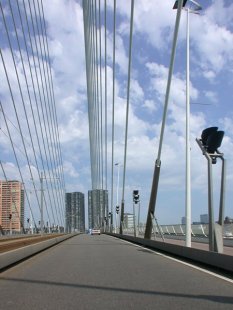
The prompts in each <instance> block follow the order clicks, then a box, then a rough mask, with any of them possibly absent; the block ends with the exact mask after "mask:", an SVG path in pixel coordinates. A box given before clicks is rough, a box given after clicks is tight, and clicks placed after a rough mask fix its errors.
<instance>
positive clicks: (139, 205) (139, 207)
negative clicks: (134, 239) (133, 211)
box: [138, 200, 141, 235]
mask: <svg viewBox="0 0 233 310" xmlns="http://www.w3.org/2000/svg"><path fill="white" fill-rule="evenodd" d="M140 209H141V204H140V200H139V202H138V235H139V227H140V211H141V210H140Z"/></svg>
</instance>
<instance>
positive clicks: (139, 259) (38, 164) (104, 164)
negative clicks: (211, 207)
mask: <svg viewBox="0 0 233 310" xmlns="http://www.w3.org/2000/svg"><path fill="white" fill-rule="evenodd" d="M107 2H108V1H96V0H95V1H94V0H92V1H85V0H84V1H83V2H82V7H83V24H84V42H85V54H86V55H85V57H86V81H87V102H88V104H87V106H88V108H87V109H88V120H89V142H90V163H91V183H92V189H94V190H95V189H100V190H103V189H104V190H108V192H109V210H108V211H109V212H110V213H111V215H112V216H110V222H109V223H107V225H106V226H105V232H107V233H109V235H107V234H101V236H91V235H87V234H81V235H75V236H73V235H67V234H63V233H64V227H65V187H66V186H65V174H64V162H63V156H62V148H61V141H60V134H59V122H58V115H57V107H56V95H55V94H56V89H55V87H54V79H56V78H57V79H59V76H58V77H56V76H54V72H53V66H52V57H53V55H52V57H51V55H50V49H49V40H48V33H47V25H46V19H45V14H46V12H45V6H44V1H42V0H37V1H36V0H33V1H30V0H28V1H27V0H22V1H12V0H9V1H5V0H1V2H0V9H1V15H0V18H1V21H0V26H1V28H0V29H1V49H0V56H1V62H0V74H1V85H0V101H1V111H0V112H1V126H0V134H1V135H0V137H1V149H2V154H1V180H2V181H3V182H4V186H5V191H6V193H7V195H8V197H10V198H9V199H11V201H12V205H11V212H10V213H9V214H10V215H11V218H9V214H5V218H7V219H8V220H10V221H11V219H12V216H14V218H18V220H19V221H20V222H21V226H22V228H23V231H24V232H25V231H26V230H27V231H28V229H26V228H28V227H27V226H29V225H28V224H29V223H30V224H31V223H32V225H33V226H34V227H35V228H36V230H38V231H39V232H40V233H41V235H42V236H41V237H39V239H38V240H36V238H37V237H38V236H36V235H35V236H30V237H31V239H34V240H30V241H29V240H28V241H26V239H28V238H26V237H25V239H24V241H22V240H21V239H20V238H21V237H20V238H19V239H18V240H13V239H11V238H9V239H3V238H2V240H1V245H2V249H4V246H6V244H7V246H6V247H5V250H2V254H0V259H1V262H0V263H1V264H2V265H0V266H1V268H3V272H2V274H1V284H0V285H1V306H0V308H1V307H2V308H3V309H8V308H13V307H14V308H15V309H22V308H26V309H27V308H32V307H34V308H36V309H55V308H58V309H60V308H61V309H62V308H65V309H76V308H78V309H93V308H95V309H106V308H107V307H110V308H111V309H116V308H119V307H122V306H123V307H125V308H126V309H142V308H143V309H154V308H156V307H160V308H162V309H168V308H169V309H170V307H173V308H177V309H183V308H187V307H191V308H195V309H196V308H197V307H199V308H200V309H209V308H211V309H221V308H224V309H228V308H229V309H230V307H232V304H233V299H232V280H231V273H232V269H233V268H232V261H231V258H232V256H231V255H232V254H231V252H232V251H231V248H230V247H227V250H226V248H225V247H224V249H223V254H220V253H216V252H218V251H216V247H215V245H214V246H213V247H212V248H211V246H212V243H214V242H218V241H219V240H218V238H216V233H215V231H214V229H215V228H214V226H211V223H210V227H211V229H210V228H208V229H207V230H206V231H204V229H201V230H202V232H203V236H202V237H205V238H207V237H209V239H210V238H211V237H210V235H211V236H212V234H213V236H212V237H213V238H212V240H211V242H212V243H210V244H209V248H208V246H207V247H204V248H203V247H202V246H196V247H192V246H189V247H184V242H183V243H182V244H181V245H180V243H179V242H177V241H175V242H174V241H173V242H172V241H170V242H169V239H168V238H166V234H167V235H169V234H170V235H172V230H171V231H170V230H169V229H170V228H168V227H167V228H166V229H167V231H165V228H164V230H163V227H162V226H160V225H158V223H157V222H155V223H153V221H154V220H156V219H155V218H154V215H155V214H156V213H155V205H156V196H154V193H155V192H156V194H157V189H156V186H155V187H153V186H152V191H151V198H150V205H149V208H148V218H147V224H146V226H145V227H144V228H143V230H142V231H141V232H140V231H138V233H139V237H140V238H139V237H133V236H132V235H133V234H136V229H133V230H131V231H129V230H128V231H127V230H126V229H125V227H124V213H125V200H126V195H125V193H126V187H127V183H126V173H127V152H128V125H129V117H130V100H131V92H130V86H131V84H130V83H131V79H132V78H131V74H132V68H131V66H132V64H131V61H132V44H133V31H134V29H133V25H134V1H131V2H130V7H129V11H128V15H129V24H127V27H128V30H129V31H128V32H129V36H128V49H127V50H128V55H127V68H125V71H126V72H127V73H126V75H127V80H126V83H125V98H126V100H125V101H126V102H125V120H124V127H125V131H124V144H123V147H122V149H123V163H122V172H123V173H122V176H123V177H122V197H121V204H120V221H119V227H116V226H117V225H115V227H114V222H113V214H114V213H115V210H114V208H113V205H114V166H115V165H116V163H115V161H116V154H115V146H116V136H115V134H116V132H115V129H116V124H115V121H116V119H115V117H116V115H115V113H116V102H115V97H116V96H115V95H116V90H117V83H116V72H117V70H118V68H117V65H116V53H117V49H116V45H117V42H116V40H117V39H119V38H117V34H116V23H117V20H116V18H117V15H116V12H117V10H116V5H117V1H112V3H111V6H112V11H111V14H110V16H111V18H112V22H113V35H112V42H111V43H112V44H111V45H110V44H108V40H107V27H106V23H107V20H108V19H109V18H110V17H109V16H108V15H107V11H108V10H107V4H108V3H107ZM184 2H185V1H184ZM183 4H184V3H183V1H181V0H180V1H178V10H177V16H176V24H175V30H174V38H173V47H172V55H171V60H170V68H169V75H168V81H167V92H166V100H165V108H166V107H167V105H168V102H169V91H170V85H171V82H172V73H173V71H172V70H173V65H174V60H175V57H174V56H175V48H176V40H177V35H178V30H179V21H180V20H179V19H180V14H181V11H182V5H183ZM54 5H56V3H54ZM67 18H68V17H67ZM100 30H101V31H100ZM68 35H69V32H67V36H68ZM77 39H78V38H77ZM50 43H51V42H50ZM53 43H54V44H55V43H56V42H53ZM69 48H72V47H69ZM109 50H110V52H109ZM57 52H58V53H59V47H58V50H57ZM110 54H111V57H110V56H109V55H110ZM109 58H111V61H112V64H111V68H112V74H113V75H112V76H111V77H110V76H109V75H108V74H109V72H108V70H109V68H108V64H109ZM108 79H112V85H111V88H110V89H109V88H108V86H109V84H108ZM108 93H111V94H112V96H111V102H109V98H108ZM109 110H111V114H110V115H111V117H110V118H109V113H108V112H109ZM166 113H167V112H166V109H165V110H164V115H163V123H162V127H161V128H162V129H161V136H160V143H159V151H158V158H157V161H156V168H155V171H157V172H155V175H156V173H157V178H156V179H155V181H154V183H157V186H158V183H159V171H160V164H161V152H162V145H163V131H164V129H165V128H164V127H165V123H166ZM109 123H110V124H111V131H110V132H109V131H108V129H109V126H108V124H109ZM67 134H69V133H67ZM109 141H110V142H109ZM219 155H220V154H218V155H216V154H215V157H216V156H219ZM109 163H110V165H109ZM12 180H17V181H19V182H20V191H21V192H22V191H24V193H25V196H23V195H22V197H25V200H26V204H25V205H26V206H27V210H26V211H25V212H27V213H26V215H27V216H26V218H27V219H28V220H29V221H28V224H27V221H25V219H24V218H23V216H22V215H20V214H19V211H18V209H17V199H19V198H18V197H16V195H14V194H13V193H14V192H15V191H16V190H15V187H14V186H16V185H15V184H12V187H10V182H12ZM154 183H153V184H154ZM105 215H106V217H108V215H109V214H108V213H107V214H105ZM12 221H13V220H12ZM156 221H157V220H156ZM220 224H221V223H220ZM186 226H187V224H186ZM139 227H140V225H138V229H139ZM11 228H12V227H11ZM102 228H104V227H101V229H102ZM114 228H119V234H114ZM161 229H162V232H161ZM173 229H174V227H173ZM174 230H175V229H174ZM181 230H182V234H183V235H184V236H185V231H184V230H185V228H184V229H181ZM52 231H54V232H56V234H54V235H53V236H51V235H50V234H48V235H47V234H45V232H48V233H52ZM153 234H154V235H155V237H156V239H157V238H159V239H158V241H153V240H150V239H152V238H153ZM177 234H179V235H181V233H180V232H179V233H177ZM192 234H195V232H194V231H192ZM144 235H145V237H146V238H145V239H144ZM174 235H175V234H174ZM188 235H189V237H190V238H191V232H189V233H188ZM163 236H165V241H164V240H162V237H163ZM186 236H187V231H186ZM67 237H69V239H67V240H66V238H67ZM115 237H120V238H122V239H118V238H115ZM167 237H168V236H167ZM47 239H48V240H47ZM124 239H125V240H124ZM221 239H222V238H221ZM2 241H3V242H2ZM126 241H127V242H126ZM4 242H5V244H4ZM129 242H133V243H129ZM30 243H31V244H30ZM134 243H136V245H135V244H134ZM19 244H20V246H19ZM54 245H55V246H54ZM11 246H14V249H13V248H11ZM52 246H54V247H52ZM7 247H8V250H6V248H7ZM47 247H51V248H49V249H47V250H46V251H43V250H45V248H47ZM209 249H210V250H211V251H209ZM213 249H214V251H212V250H213ZM217 249H218V247H217ZM41 251H43V252H41ZM37 252H39V254H38V255H35V254H36V253H37ZM219 252H220V251H219ZM165 253H166V254H165ZM33 255H35V256H33ZM28 257H29V259H28V260H25V261H24V259H26V258H28ZM183 260H185V262H183ZM7 261H8V262H10V264H7ZM19 261H20V263H19V264H17V265H16V266H14V264H15V263H18V262H19ZM4 264H5V265H4ZM9 265H10V267H11V268H10V269H6V270H5V268H8V267H9ZM197 265H201V266H197ZM206 266H208V268H206ZM207 269H211V271H210V272H209V271H207ZM216 269H218V273H216Z"/></svg>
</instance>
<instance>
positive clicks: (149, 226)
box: [144, 0, 183, 239]
mask: <svg viewBox="0 0 233 310" xmlns="http://www.w3.org/2000/svg"><path fill="white" fill-rule="evenodd" d="M182 6H183V0H178V9H177V14H176V23H175V30H174V37H173V44H172V53H171V60H170V66H169V73H168V81H167V89H166V96H165V104H164V110H163V120H162V126H161V133H160V141H159V149H158V156H157V160H156V162H155V168H154V175H153V182H152V188H151V196H150V203H149V207H148V214H147V222H146V230H145V236H144V238H146V239H150V238H151V232H152V220H151V214H153V215H154V211H155V205H156V199H157V192H158V184H159V175H160V167H161V160H160V158H161V152H162V144H163V136H164V129H165V123H166V116H167V108H168V100H169V95H170V87H171V79H172V73H173V66H174V60H175V52H176V43H177V37H178V30H179V24H180V17H181V10H182Z"/></svg>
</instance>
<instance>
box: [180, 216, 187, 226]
mask: <svg viewBox="0 0 233 310" xmlns="http://www.w3.org/2000/svg"><path fill="white" fill-rule="evenodd" d="M185 224H186V216H183V217H182V218H181V225H185Z"/></svg>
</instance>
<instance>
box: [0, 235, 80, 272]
mask: <svg viewBox="0 0 233 310" xmlns="http://www.w3.org/2000/svg"><path fill="white" fill-rule="evenodd" d="M76 235H77V234H72V235H71V234H69V235H65V236H60V237H55V238H52V239H49V240H45V241H42V242H38V243H35V244H32V245H27V246H25V247H22V248H19V249H16V250H12V251H8V252H5V253H1V254H0V270H1V269H3V268H6V267H9V266H10V265H12V264H15V263H17V262H19V261H21V260H23V259H25V258H28V257H30V256H32V255H34V254H36V253H39V252H41V251H43V250H45V249H48V248H50V247H52V246H54V245H56V244H58V243H60V242H62V241H64V240H67V239H69V238H72V237H74V236H76Z"/></svg>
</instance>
